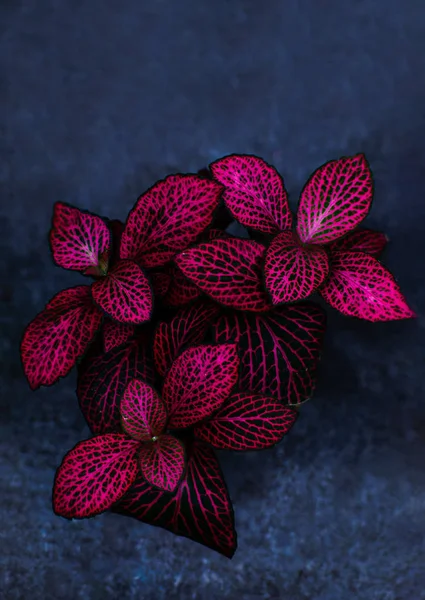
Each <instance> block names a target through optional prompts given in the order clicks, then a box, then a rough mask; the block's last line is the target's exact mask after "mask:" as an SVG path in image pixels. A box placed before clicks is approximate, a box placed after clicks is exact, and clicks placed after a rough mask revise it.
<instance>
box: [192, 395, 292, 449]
mask: <svg viewBox="0 0 425 600" xmlns="http://www.w3.org/2000/svg"><path fill="white" fill-rule="evenodd" d="M297 416H298V413H297V411H296V410H294V409H293V408H289V407H288V406H283V404H282V402H280V401H279V400H275V399H274V398H269V397H266V396H260V395H258V394H253V393H250V392H247V393H246V392H245V393H244V392H242V393H238V394H234V395H233V396H231V397H230V398H229V399H228V400H225V401H224V403H223V404H222V405H221V407H220V408H219V410H218V411H217V412H216V413H215V414H214V415H213V416H212V417H210V419H208V421H205V422H204V423H202V424H200V425H197V426H196V427H195V430H194V432H195V436H196V437H198V438H199V439H201V440H204V441H205V442H208V443H209V444H211V445H212V446H214V447H215V448H220V449H222V450H263V449H264V448H270V447H271V446H274V445H275V444H277V442H279V441H280V440H281V439H282V437H283V436H284V435H285V434H286V433H288V431H289V430H290V429H291V427H292V426H293V424H294V423H295V420H296V418H297Z"/></svg>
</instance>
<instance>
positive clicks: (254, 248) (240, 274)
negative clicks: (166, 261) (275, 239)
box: [175, 238, 272, 312]
mask: <svg viewBox="0 0 425 600" xmlns="http://www.w3.org/2000/svg"><path fill="white" fill-rule="evenodd" d="M265 251H266V250H265V248H264V246H262V245H261V244H257V242H253V241H252V240H246V239H240V238H229V239H217V240H214V241H212V242H208V243H205V244H199V245H197V246H194V247H193V248H191V249H189V250H186V251H185V252H182V253H181V254H179V255H178V256H177V257H176V259H175V262H176V264H177V266H178V267H179V268H180V269H181V270H182V271H183V274H184V275H185V276H186V277H188V278H189V279H190V280H191V281H193V282H194V283H195V284H196V285H197V286H198V287H199V288H200V289H201V290H203V291H204V292H206V293H207V294H208V295H209V296H211V298H213V300H216V301H217V302H220V303H221V304H223V305H224V306H230V307H232V308H237V309H239V310H250V311H255V312H260V311H265V310H268V309H270V308H271V307H272V305H271V303H270V302H269V300H268V297H267V293H266V291H265V289H264V286H263V282H262V263H263V260H264V255H265Z"/></svg>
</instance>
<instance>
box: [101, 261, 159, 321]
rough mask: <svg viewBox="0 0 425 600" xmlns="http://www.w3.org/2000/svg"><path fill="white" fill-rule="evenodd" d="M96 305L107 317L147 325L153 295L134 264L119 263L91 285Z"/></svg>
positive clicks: (147, 282)
mask: <svg viewBox="0 0 425 600" xmlns="http://www.w3.org/2000/svg"><path fill="white" fill-rule="evenodd" d="M92 294H93V299H94V301H95V302H96V303H97V304H98V305H99V306H100V307H101V308H102V309H103V310H104V311H105V312H106V314H107V315H108V316H109V317H111V318H112V319H114V320H116V321H120V322H121V323H132V324H137V323H144V322H146V321H149V319H150V318H151V316H152V311H153V295H152V290H151V287H150V284H149V281H148V278H147V277H146V275H145V274H144V272H143V271H142V269H141V268H140V267H139V266H138V265H137V264H136V263H135V262H133V261H131V260H121V261H119V262H118V263H117V264H116V265H115V266H114V267H113V268H112V269H111V270H110V271H109V273H108V275H107V277H103V278H102V279H99V280H97V281H95V282H94V283H93V284H92Z"/></svg>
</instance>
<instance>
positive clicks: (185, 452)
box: [21, 154, 414, 557]
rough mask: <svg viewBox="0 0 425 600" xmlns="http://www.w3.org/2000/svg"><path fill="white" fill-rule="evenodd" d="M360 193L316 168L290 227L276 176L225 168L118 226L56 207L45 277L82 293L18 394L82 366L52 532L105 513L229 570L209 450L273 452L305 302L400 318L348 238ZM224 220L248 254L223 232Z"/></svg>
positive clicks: (290, 416) (144, 201) (38, 336)
mask: <svg viewBox="0 0 425 600" xmlns="http://www.w3.org/2000/svg"><path fill="white" fill-rule="evenodd" d="M372 193H373V185H372V176H371V172H370V169H369V166H368V163H367V161H366V159H365V157H364V156H363V155H362V154H359V155H356V156H353V157H343V158H341V159H339V160H334V161H331V162H328V163H326V164H325V165H323V166H322V167H320V168H319V169H317V170H316V171H315V172H314V173H313V175H312V176H311V177H310V179H309V180H308V182H307V183H306V185H305V187H304V189H303V191H302V193H301V197H300V200H299V204H298V210H297V215H296V219H295V215H293V214H292V213H291V210H290V208H289V204H288V199H287V194H286V191H285V187H284V184H283V180H282V178H281V177H280V175H279V174H278V173H277V171H276V170H275V169H274V168H273V167H272V166H270V165H268V164H267V163H266V162H264V161H263V160H262V159H260V158H258V157H255V156H249V155H231V156H227V157H224V158H222V159H220V160H218V161H216V162H214V163H212V164H211V165H210V170H206V171H204V172H200V173H198V174H197V175H181V174H179V175H170V176H168V177H166V178H165V179H164V180H162V181H159V182H157V183H156V184H155V185H154V186H153V187H151V188H150V189H149V190H147V191H146V192H145V193H144V194H143V195H142V196H141V197H140V198H139V199H138V200H137V202H136V204H135V206H134V208H133V209H132V210H131V212H130V214H129V215H128V218H127V221H126V222H125V224H124V223H121V222H120V221H110V220H108V219H106V218H101V217H99V216H97V215H93V214H90V213H87V212H84V211H81V210H79V209H78V208H75V207H71V206H68V205H66V204H63V203H56V204H55V207H54V215H53V225H52V229H51V232H50V244H51V250H52V254H53V259H54V261H55V263H56V264H57V265H59V266H60V267H63V268H65V269H71V270H76V271H80V272H81V273H82V274H83V275H86V276H89V277H91V278H92V279H93V281H92V283H91V284H90V285H79V286H76V287H73V288H70V289H67V290H64V291H61V292H59V293H58V294H57V295H56V296H55V297H54V298H53V299H52V300H50V302H48V304H47V306H46V308H45V309H44V310H43V311H42V312H41V313H40V314H39V315H37V316H36V318H35V319H34V320H33V321H32V322H31V323H30V324H29V325H28V327H27V329H26V331H25V333H24V336H23V340H22V344H21V355H22V361H23V366H24V371H25V374H26V377H27V379H28V381H29V384H30V386H31V388H32V389H36V388H38V387H40V386H41V385H51V384H53V383H55V382H56V381H57V380H58V379H59V378H60V377H63V376H65V375H67V374H68V372H69V371H70V370H71V369H72V367H73V366H74V365H75V364H77V365H78V387H77V396H78V400H79V404H80V408H81V411H82V413H83V415H84V417H85V419H86V421H87V423H88V425H89V427H90V429H91V431H92V433H93V437H91V438H90V439H88V440H85V441H82V442H80V443H79V444H77V445H76V446H75V448H73V449H72V450H71V451H70V452H68V454H66V456H65V458H64V459H63V461H62V464H61V465H60V467H59V468H58V470H57V473H56V477H55V483H54V490H53V508H54V511H55V512H56V513H57V514H58V515H61V516H63V517H66V518H84V517H90V516H93V515H96V514H98V513H100V512H103V511H105V510H112V511H115V512H117V513H120V514H124V515H128V516H131V517H134V518H136V519H138V520H140V521H143V522H146V523H150V524H152V525H157V526H159V527H163V528H166V529H168V530H170V531H172V532H174V533H175V534H177V535H182V536H186V537H189V538H191V539H193V540H195V541H198V542H200V543H202V544H204V545H206V546H209V547H210V548H213V549H215V550H217V551H218V552H221V553H222V554H224V555H225V556H228V557H231V556H232V555H233V553H234V551H235V549H236V533H235V529H234V517H233V510H232V505H231V501H230V498H229V495H228V492H227V488H226V484H225V482H224V480H223V476H222V474H221V471H220V468H219V465H218V462H217V459H216V456H215V454H214V448H219V449H227V450H242V451H245V450H259V449H264V448H269V447H271V446H273V445H274V444H276V443H277V442H279V441H280V440H281V439H282V437H283V436H284V435H285V434H286V433H287V432H288V431H289V430H290V429H291V427H292V425H293V424H294V422H295V420H296V417H297V414H298V411H297V408H298V406H299V405H300V404H302V403H303V402H305V401H306V400H308V399H309V398H310V397H311V395H312V393H313V390H314V387H315V382H316V374H317V367H318V363H319V359H320V355H321V349H322V342H323V336H324V331H325V324H326V319H325V312H324V310H323V309H322V308H321V307H320V306H319V305H318V304H315V303H314V302H311V301H310V300H307V299H308V298H310V296H311V295H312V294H314V293H315V292H317V293H318V294H320V295H321V296H322V298H323V299H324V300H325V301H326V302H327V303H329V304H330V305H331V306H332V307H334V308H335V309H337V310H339V311H340V312H341V313H343V314H345V315H348V316H353V317H357V318H361V319H366V320H369V321H383V320H394V319H404V318H409V317H412V316H414V313H413V311H412V310H411V309H410V308H409V307H408V306H407V304H406V302H405V300H404V298H403V296H402V294H401V292H400V289H399V286H398V285H397V283H396V281H395V279H394V277H393V276H392V275H391V273H390V272H389V271H388V270H387V269H386V268H385V267H384V266H383V265H382V264H381V262H380V261H379V260H378V257H379V256H380V254H381V252H382V250H383V249H384V247H385V245H386V243H387V238H386V236H385V235H384V234H382V233H380V232H376V231H372V230H370V229H365V228H363V229H362V228H358V225H359V224H360V223H361V221H362V220H363V219H364V218H365V217H366V215H367V213H368V211H369V209H370V205H371V201H372ZM233 219H235V220H236V221H238V222H239V224H240V225H242V226H243V227H245V228H246V234H247V235H246V237H235V236H233V235H230V234H229V233H228V232H227V229H228V226H229V225H230V224H231V223H232V222H233Z"/></svg>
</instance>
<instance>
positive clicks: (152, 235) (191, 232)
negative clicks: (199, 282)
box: [120, 175, 222, 267]
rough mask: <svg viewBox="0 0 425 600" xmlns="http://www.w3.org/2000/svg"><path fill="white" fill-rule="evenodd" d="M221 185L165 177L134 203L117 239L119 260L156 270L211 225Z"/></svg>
mask: <svg viewBox="0 0 425 600" xmlns="http://www.w3.org/2000/svg"><path fill="white" fill-rule="evenodd" d="M221 192H222V186H221V185H219V184H218V183H216V182H215V181H209V180H207V179H203V178H201V177H198V176H197V175H169V176H168V177H166V179H163V180H162V181H158V182H157V183H156V184H155V185H154V186H152V187H151V188H150V189H149V190H148V191H147V192H145V193H144V194H143V195H142V196H141V197H140V198H139V199H138V201H137V203H136V205H135V207H134V208H133V209H132V211H131V212H130V214H129V216H128V219H127V222H126V225H125V229H124V232H123V234H122V238H121V249H120V256H121V258H126V259H131V260H134V261H136V262H138V263H139V264H140V265H142V266H144V267H160V266H162V265H165V264H166V263H167V262H168V261H169V260H171V258H172V257H173V256H174V255H175V254H176V253H177V252H180V251H181V250H184V248H187V246H188V245H189V244H192V243H193V242H195V240H196V238H197V237H198V235H199V234H200V233H201V232H202V231H203V230H204V229H205V228H206V227H207V226H208V225H209V224H210V223H211V221H212V218H213V213H214V210H215V209H216V208H217V206H218V204H219V200H220V195H221Z"/></svg>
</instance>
